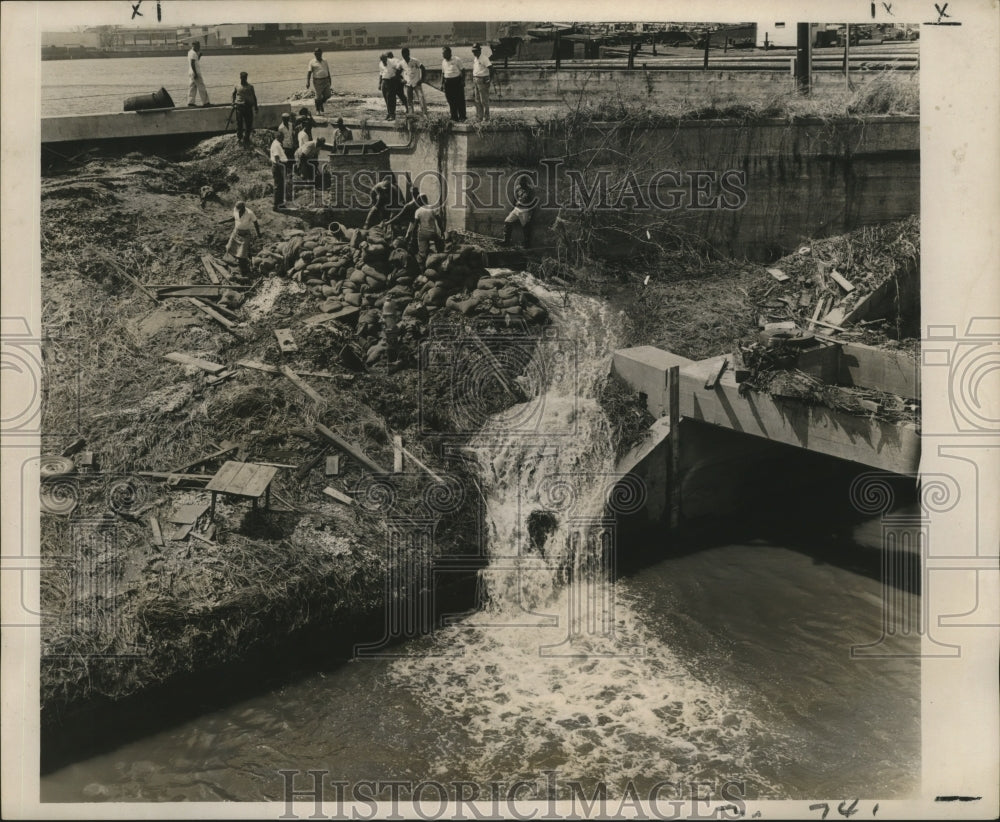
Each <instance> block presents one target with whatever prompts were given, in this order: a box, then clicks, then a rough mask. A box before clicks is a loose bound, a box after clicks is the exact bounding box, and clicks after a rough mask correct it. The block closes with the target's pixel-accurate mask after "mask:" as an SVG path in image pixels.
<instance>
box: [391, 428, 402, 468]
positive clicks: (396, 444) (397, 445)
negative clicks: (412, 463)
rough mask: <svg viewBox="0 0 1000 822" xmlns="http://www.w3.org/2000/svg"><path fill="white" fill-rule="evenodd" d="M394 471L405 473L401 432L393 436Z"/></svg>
mask: <svg viewBox="0 0 1000 822" xmlns="http://www.w3.org/2000/svg"><path fill="white" fill-rule="evenodd" d="M392 473H394V474H402V473H403V438H402V437H401V436H400V435H399V434H393V436H392Z"/></svg>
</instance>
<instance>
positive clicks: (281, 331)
mask: <svg viewBox="0 0 1000 822" xmlns="http://www.w3.org/2000/svg"><path fill="white" fill-rule="evenodd" d="M274 336H275V337H277V339H278V348H280V349H281V353H282V354H294V353H295V352H296V351H298V350H299V347H298V345H296V343H295V337H293V336H292V330H291V329H290V328H276V329H274ZM286 376H287V375H286Z"/></svg>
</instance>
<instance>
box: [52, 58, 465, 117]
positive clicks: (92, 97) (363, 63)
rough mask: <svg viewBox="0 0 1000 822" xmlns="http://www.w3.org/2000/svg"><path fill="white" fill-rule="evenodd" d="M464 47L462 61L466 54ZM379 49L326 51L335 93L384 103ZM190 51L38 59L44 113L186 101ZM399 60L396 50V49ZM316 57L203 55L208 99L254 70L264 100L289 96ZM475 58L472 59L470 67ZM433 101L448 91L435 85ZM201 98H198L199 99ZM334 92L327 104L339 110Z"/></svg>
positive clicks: (217, 99) (221, 97)
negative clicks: (129, 101) (161, 93)
mask: <svg viewBox="0 0 1000 822" xmlns="http://www.w3.org/2000/svg"><path fill="white" fill-rule="evenodd" d="M464 51H465V50H464V49H459V53H460V54H461V56H462V57H463V58H465V57H466V56H467V55H466V54H465V53H463V52H464ZM411 52H412V54H411V56H412V57H415V58H417V59H418V60H421V61H423V62H424V63H425V64H426V65H427V66H429V67H436V66H439V65H440V63H441V49H438V48H414V49H411ZM380 53H381V52H380V50H379V49H375V50H370V51H367V50H366V51H336V52H327V53H326V54H324V55H323V56H324V58H325V59H326V61H327V62H328V63H329V64H330V72H331V74H332V75H333V91H334V93H335V94H345V93H346V94H353V95H359V94H360V95H364V96H368V97H373V98H377V99H379V100H381V96H380V94H379V91H378V79H377V77H378V75H377V73H376V71H375V69H376V67H377V65H378V56H379V54H380ZM186 55H187V49H186V48H184V49H178V51H177V53H176V54H173V55H170V56H164V57H118V58H108V59H103V58H102V59H89V60H46V61H44V62H43V63H42V64H41V96H42V108H41V114H42V116H43V117H49V116H55V115H59V114H102V113H107V112H114V111H121V110H122V104H123V102H124V101H125V99H126V98H127V97H131V96H132V95H135V94H148V93H149V92H151V91H156V90H157V89H158V88H160V87H161V86H163V87H164V88H166V90H167V91H168V92H170V96H171V97H172V98H173V101H174V104H175V105H178V106H183V105H185V104H186V103H187V89H188V80H187V61H186ZM396 56H397V57H398V56H399V55H398V54H396ZM311 59H312V55H311V54H307V53H305V52H303V53H302V54H233V55H225V56H206V57H203V58H202V60H201V63H202V71H203V72H204V75H205V84H206V86H207V87H208V94H209V99H210V100H211V101H212V102H213V103H228V102H229V100H230V98H231V94H232V90H233V86H234V85H236V83H238V82H239V79H240V72H241V71H245V72H247V73H248V74H249V75H250V82H251V83H253V85H254V89H255V90H256V92H257V99H258V100H259V101H260V102H261V103H278V102H281V101H283V100H287V99H288V98H289V96H291V95H292V94H293V93H295V92H297V91H305V87H306V86H305V83H306V71H307V69H308V64H309V61H310V60H311ZM471 59H472V58H471V57H469V59H468V61H467V62H468V63H470V64H471ZM427 95H428V98H434V99H437V98H440V99H441V100H443V99H444V98H443V96H442V95H441V94H440V93H439V92H437V91H436V90H434V89H430V90H428V92H427ZM198 102H199V103H200V102H201V100H200V99H199V100H198ZM336 109H337V101H336V97H335V98H334V99H333V100H332V101H331V102H330V103H328V104H327V110H328V111H329V112H332V113H335V112H336Z"/></svg>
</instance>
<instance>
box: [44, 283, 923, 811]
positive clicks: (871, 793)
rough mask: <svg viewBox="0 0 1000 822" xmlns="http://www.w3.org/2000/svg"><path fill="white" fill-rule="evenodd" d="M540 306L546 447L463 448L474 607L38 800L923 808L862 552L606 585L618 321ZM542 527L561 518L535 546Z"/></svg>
mask: <svg viewBox="0 0 1000 822" xmlns="http://www.w3.org/2000/svg"><path fill="white" fill-rule="evenodd" d="M535 288H536V291H537V292H538V293H539V294H540V296H542V297H543V298H546V299H547V301H548V302H549V304H550V305H551V308H552V312H553V315H554V316H555V318H556V323H557V327H558V328H559V329H560V333H561V335H562V336H563V338H565V339H567V340H570V341H571V342H572V345H571V347H572V348H573V350H574V351H575V353H576V355H577V356H576V357H575V358H570V359H569V360H566V359H563V360H562V361H561V365H559V367H556V368H548V369H546V368H535V369H534V371H533V372H532V374H533V376H532V377H531V378H532V379H539V380H542V381H543V385H542V386H541V387H542V391H541V394H540V395H539V397H538V398H537V399H536V400H535V401H534V402H535V403H536V405H537V406H538V407H537V408H535V409H534V411H533V412H532V413H534V412H537V414H536V415H535V417H534V419H535V420H536V422H535V423H532V426H533V431H534V432H536V433H540V434H541V435H542V436H527V435H525V434H524V430H523V428H522V427H521V425H522V423H521V421H523V420H524V419H527V418H529V417H531V414H526V413H524V412H525V409H523V408H522V409H516V408H515V409H512V410H511V411H509V412H507V413H506V414H505V415H499V416H497V417H494V418H492V419H491V420H490V421H489V422H488V423H487V425H486V426H485V427H484V428H483V429H482V431H481V432H480V433H479V435H478V436H477V437H476V438H475V439H474V441H473V443H472V452H473V453H475V454H478V455H479V462H480V466H481V480H482V487H483V491H484V497H485V500H486V524H487V535H486V545H485V548H486V551H487V553H488V557H489V565H488V567H487V568H486V569H485V570H484V572H483V574H482V578H481V581H480V594H481V599H482V607H481V608H480V609H479V610H477V611H476V612H475V613H473V614H472V615H467V616H465V617H463V618H461V619H460V620H458V621H457V622H455V623H454V624H451V625H448V626H447V627H445V628H443V629H440V630H438V631H436V632H434V633H433V634H431V635H428V636H425V637H422V638H420V639H417V640H412V641H409V642H406V643H404V644H402V645H400V646H396V647H394V648H393V649H392V652H393V653H394V654H397V656H395V657H382V658H370V659H357V660H354V661H352V662H350V663H347V664H343V665H340V666H339V667H332V668H331V667H329V666H326V665H324V664H323V662H324V659H323V654H324V650H323V648H322V647H316V648H314V649H312V650H311V651H310V654H311V655H313V656H314V657H315V659H316V665H315V668H314V669H313V672H312V673H306V674H305V675H303V676H301V677H299V678H297V679H296V680H295V681H292V682H288V683H286V684H283V685H281V686H278V687H275V688H272V689H270V690H267V691H266V692H262V693H260V694H258V695H256V696H254V697H252V698H249V699H244V700H241V701H239V702H237V703H235V704H230V705H227V706H225V707H223V708H219V709H217V710H206V712H205V713H204V714H203V715H201V716H198V717H196V718H194V719H190V720H188V721H185V722H183V723H181V724H178V725H176V726H173V727H169V728H165V729H162V730H160V731H159V732H156V733H153V734H150V735H149V736H146V737H145V738H142V739H139V740H135V741H130V742H128V743H126V744H123V745H122V746H121V747H119V748H118V749H116V750H113V751H111V752H107V753H102V754H100V755H97V756H92V757H90V758H88V759H86V760H83V761H79V762H76V763H74V764H71V765H67V766H64V767H62V768H60V769H59V770H57V771H54V772H51V773H48V774H46V775H45V776H43V778H42V799H43V801H50V802H66V801H93V800H96V801H144V800H148V801H181V800H203V801H212V800H256V801H262V800H272V801H281V800H282V798H283V796H282V788H283V784H284V783H283V779H282V777H281V776H279V774H278V771H280V770H299V771H306V770H321V771H327V772H329V779H330V780H338V781H344V782H347V783H351V784H356V783H358V782H360V781H363V780H372V781H383V782H384V781H388V780H405V781H412V782H413V783H416V782H419V781H421V780H436V781H437V782H439V783H443V784H445V785H447V784H449V783H454V782H457V781H468V782H475V783H477V784H479V785H482V786H483V794H484V795H487V794H488V792H489V788H488V787H487V786H488V784H489V783H490V782H491V781H498V782H502V783H504V784H505V785H507V786H509V785H510V784H512V783H513V782H514V781H515V780H517V779H524V780H526V781H528V782H530V783H531V784H533V785H537V786H539V790H541V791H542V792H543V793H542V795H543V796H544V791H545V790H546V785H547V784H548V780H550V779H553V778H554V779H555V784H556V785H557V788H556V790H557V792H558V793H559V795H560V796H562V797H563V798H565V797H566V796H568V793H567V791H568V788H567V785H568V784H569V783H570V782H578V783H580V785H581V786H583V788H584V789H585V790H586V792H587V795H588V796H590V795H591V794H592V793H593V790H594V788H595V787H596V786H597V785H598V784H599V783H602V782H603V783H605V784H606V785H607V788H608V792H609V794H610V795H612V796H614V795H617V796H620V795H621V792H622V790H623V788H624V786H625V785H626V783H627V782H629V781H631V782H632V783H633V785H634V786H635V787H636V789H637V790H638V791H639V792H640V793H641V794H643V795H645V793H646V792H648V791H649V789H650V788H652V786H654V785H655V784H656V783H658V782H661V781H663V780H669V781H671V782H672V783H674V784H675V785H679V786H682V787H680V788H679V789H678V791H679V793H680V797H681V798H684V797H686V796H688V793H687V790H688V789H687V788H686V787H683V786H686V785H689V784H690V783H692V782H698V783H702V784H708V785H709V786H710V787H709V788H708V791H709V793H710V794H712V796H713V797H714V798H716V799H718V798H719V797H720V791H721V789H722V787H723V786H724V785H725V784H726V783H732V782H735V783H739V784H740V786H741V787H740V788H739V790H740V792H741V794H742V795H743V796H746V797H748V798H750V797H761V798H779V799H780V798H811V797H817V796H820V797H823V798H832V797H837V798H843V799H845V800H850V799H853V798H858V797H877V798H880V799H883V798H891V797H896V798H901V797H904V796H907V795H912V794H913V793H914V792H915V789H916V786H917V778H918V774H919V743H920V733H919V728H920V692H919V662H918V660H916V659H914V658H907V657H899V658H893V657H888V658H867V659H852V657H851V654H850V650H851V646H852V645H859V644H865V643H871V642H875V641H876V640H878V639H879V636H880V634H881V622H882V595H881V583H880V581H879V579H878V574H877V568H878V560H877V552H876V551H874V549H872V548H870V547H867V548H866V547H864V546H861V545H856V546H847V547H844V548H842V550H841V553H840V554H839V555H836V556H830V554H829V552H826V553H813V552H810V551H809V546H808V545H806V546H803V545H802V544H801V542H800V541H787V542H782V541H780V540H767V539H760V538H756V539H755V538H752V536H750V535H748V537H747V539H745V540H735V539H731V540H728V541H724V542H720V543H718V544H714V543H710V544H701V545H698V546H676V545H675V546H668V545H666V544H664V545H662V546H656V545H648V544H647V545H644V546H642V548H643V550H644V551H645V553H646V555H649V554H650V553H651V552H652V554H653V555H655V556H656V557H657V558H656V559H653V560H650V561H647V562H644V563H641V564H629V563H627V562H625V563H622V564H621V566H620V567H619V568H618V569H617V570H616V568H615V563H614V560H615V557H616V555H617V556H618V557H619V558H621V557H623V556H625V555H627V554H628V553H629V552H630V549H631V547H632V546H629V545H617V544H616V543H615V529H614V526H613V525H612V524H611V523H609V522H608V521H606V520H602V519H601V515H602V512H603V511H604V510H605V506H606V504H607V503H608V502H609V494H614V493H621V491H620V490H619V491H618V492H615V491H612V490H610V489H611V488H612V487H613V483H612V480H613V479H614V477H615V475H614V455H613V450H612V446H611V440H610V434H609V427H608V422H607V420H606V419H605V417H604V415H603V412H602V411H601V408H600V406H599V405H598V403H597V401H596V396H595V394H596V385H597V381H598V379H599V377H600V376H601V375H603V374H606V373H607V370H608V368H609V365H610V363H609V352H610V351H612V350H613V349H614V347H615V345H616V344H617V342H618V341H617V339H616V335H615V330H616V329H617V328H620V327H621V325H622V322H621V318H619V317H615V316H612V315H611V313H610V312H609V310H608V309H607V307H606V306H605V305H604V304H603V303H600V302H598V301H597V300H592V299H589V298H585V297H573V298H572V299H571V300H570V303H569V305H568V306H564V305H562V304H561V301H557V300H555V299H553V297H554V295H552V294H549V293H547V292H545V291H544V289H543V288H542V287H541V286H539V285H537V284H536V285H535ZM568 362H570V363H571V362H576V363H577V364H578V365H577V367H575V368H570V367H565V366H566V364H567V363H568ZM546 434H549V435H551V436H546ZM626 496H627V494H626ZM611 501H612V502H614V503H615V504H617V505H627V504H628V503H629V500H627V499H625V500H624V501H623V500H621V499H617V500H611ZM539 510H547V511H555V512H556V514H555V516H554V517H553V518H552V519H551V520H549V521H548V528H547V530H543V531H542V534H543V536H542V538H536V539H534V540H528V539H527V538H526V533H525V530H526V529H525V528H524V523H525V521H526V519H527V518H528V517H530V516H531V514H532V513H533V512H535V511H539ZM545 534H547V539H546V538H544V535H545ZM536 537H537V534H536ZM896 596H898V597H903V598H908V597H913V596H916V594H908V593H905V592H897V594H896ZM885 648H886V649H887V650H889V651H904V650H906V648H907V646H906V644H905V643H904V642H895V643H890V644H888V645H886V646H885ZM303 779H306V777H303ZM296 784H297V786H298V787H301V786H302V785H303V784H305V783H303V782H302V781H301V780H300V781H298V782H297V783H296ZM702 795H704V789H703V790H702ZM667 796H668V795H667V794H664V797H665V798H666V797H667ZM381 798H382V799H385V800H388V798H389V794H388V792H386V793H384V794H383V795H382V797H381ZM403 798H404V799H405V798H406V797H405V795H404V797H403Z"/></svg>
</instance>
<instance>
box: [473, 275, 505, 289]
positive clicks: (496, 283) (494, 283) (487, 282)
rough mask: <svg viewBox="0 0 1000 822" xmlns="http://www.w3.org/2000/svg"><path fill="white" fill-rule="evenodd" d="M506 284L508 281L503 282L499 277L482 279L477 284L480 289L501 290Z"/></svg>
mask: <svg viewBox="0 0 1000 822" xmlns="http://www.w3.org/2000/svg"><path fill="white" fill-rule="evenodd" d="M506 284H507V282H506V280H502V279H500V278H499V277H482V278H480V280H479V282H478V283H477V285H478V286H479V287H480V288H500V287H501V286H504V285H506Z"/></svg>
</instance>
